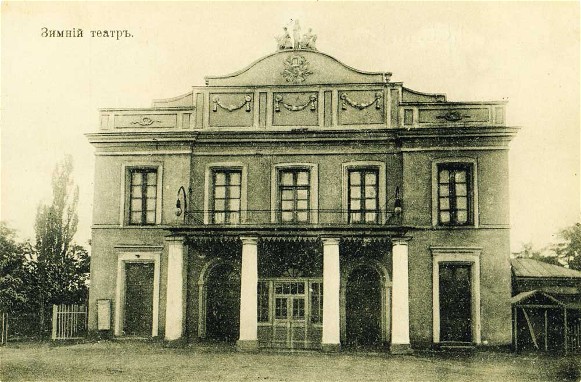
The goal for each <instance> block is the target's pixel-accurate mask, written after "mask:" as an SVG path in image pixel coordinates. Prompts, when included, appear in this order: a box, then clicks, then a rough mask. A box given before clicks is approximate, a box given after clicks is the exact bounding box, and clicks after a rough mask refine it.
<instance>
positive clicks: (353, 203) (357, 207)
mask: <svg viewBox="0 0 581 382" xmlns="http://www.w3.org/2000/svg"><path fill="white" fill-rule="evenodd" d="M351 209H352V210H360V209H361V200H359V199H355V200H351Z"/></svg>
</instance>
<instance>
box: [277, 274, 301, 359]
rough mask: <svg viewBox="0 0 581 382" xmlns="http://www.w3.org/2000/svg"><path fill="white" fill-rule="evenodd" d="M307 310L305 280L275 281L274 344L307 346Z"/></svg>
mask: <svg viewBox="0 0 581 382" xmlns="http://www.w3.org/2000/svg"><path fill="white" fill-rule="evenodd" d="M306 312H307V299H306V293H305V283H304V282H302V281H301V282H275V285H274V322H273V341H272V344H273V346H275V347H284V348H291V349H296V348H304V347H305V346H306V341H307V322H306Z"/></svg>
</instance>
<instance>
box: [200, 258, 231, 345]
mask: <svg viewBox="0 0 581 382" xmlns="http://www.w3.org/2000/svg"><path fill="white" fill-rule="evenodd" d="M212 265H213V266H212V267H211V268H209V269H208V273H207V278H206V280H205V283H204V284H202V285H203V287H202V289H203V292H204V293H203V294H202V295H203V296H204V298H205V304H204V307H205V309H204V310H205V312H202V313H205V314H204V316H205V317H203V316H202V319H203V320H204V321H205V325H204V333H203V337H205V338H208V339H213V340H220V341H229V342H233V341H236V340H237V339H238V336H239V327H240V271H239V270H238V269H237V268H236V267H234V266H233V265H232V264H231V263H229V262H217V263H215V264H212Z"/></svg>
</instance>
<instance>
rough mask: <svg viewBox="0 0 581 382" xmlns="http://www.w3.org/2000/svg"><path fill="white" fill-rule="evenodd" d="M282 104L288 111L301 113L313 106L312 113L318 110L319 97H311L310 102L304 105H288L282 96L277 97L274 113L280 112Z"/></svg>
mask: <svg viewBox="0 0 581 382" xmlns="http://www.w3.org/2000/svg"><path fill="white" fill-rule="evenodd" d="M281 104H282V106H284V108H285V109H287V110H288V111H301V110H304V109H305V108H306V107H307V106H309V105H311V111H316V110H317V96H316V95H314V94H313V95H311V96H310V97H309V100H308V101H307V102H306V103H305V104H304V105H290V104H288V103H285V102H284V101H283V99H282V96H281V95H277V96H276V97H274V111H276V112H279V111H280V105H281Z"/></svg>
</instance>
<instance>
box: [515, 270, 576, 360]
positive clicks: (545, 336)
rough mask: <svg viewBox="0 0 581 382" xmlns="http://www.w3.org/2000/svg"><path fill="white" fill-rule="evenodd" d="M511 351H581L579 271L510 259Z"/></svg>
mask: <svg viewBox="0 0 581 382" xmlns="http://www.w3.org/2000/svg"><path fill="white" fill-rule="evenodd" d="M511 264H512V276H513V280H512V285H513V297H512V298H511V303H512V318H513V348H514V350H515V351H526V350H533V351H544V352H551V353H555V352H564V353H565V354H567V353H581V272H579V271H575V270H572V269H568V268H564V267H561V266H557V265H552V264H547V263H543V262H540V261H537V260H533V259H513V260H511Z"/></svg>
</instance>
